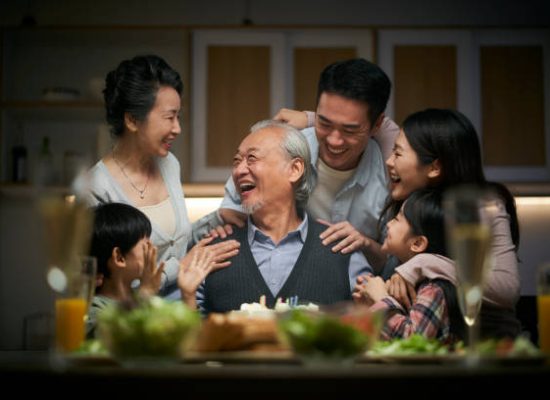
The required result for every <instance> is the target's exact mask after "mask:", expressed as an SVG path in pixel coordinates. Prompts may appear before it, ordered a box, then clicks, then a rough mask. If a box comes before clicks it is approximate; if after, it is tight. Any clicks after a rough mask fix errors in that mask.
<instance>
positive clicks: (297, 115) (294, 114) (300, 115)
mask: <svg viewBox="0 0 550 400" xmlns="http://www.w3.org/2000/svg"><path fill="white" fill-rule="evenodd" d="M273 119H274V120H277V121H282V122H286V123H287V124H289V125H291V126H293V127H294V128H296V129H305V128H307V127H308V125H307V122H308V121H307V114H306V112H305V111H297V110H291V109H289V108H281V109H280V110H279V112H278V113H277V115H275V116H274V117H273Z"/></svg>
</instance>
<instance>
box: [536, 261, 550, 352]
mask: <svg viewBox="0 0 550 400" xmlns="http://www.w3.org/2000/svg"><path fill="white" fill-rule="evenodd" d="M537 285H538V287H537V309H538V328H539V347H540V349H541V350H542V352H543V353H544V354H546V356H548V357H550V263H545V264H541V265H540V266H539V268H538V279H537Z"/></svg>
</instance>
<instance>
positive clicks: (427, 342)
mask: <svg viewBox="0 0 550 400" xmlns="http://www.w3.org/2000/svg"><path fill="white" fill-rule="evenodd" d="M448 353H449V348H448V347H447V345H445V344H443V343H441V342H440V341H439V340H437V339H428V338H425V337H424V336H422V335H420V334H414V335H411V336H409V337H408V338H405V339H393V340H390V341H380V342H377V343H375V344H374V346H373V348H372V349H371V350H370V351H369V354H370V355H414V354H435V355H442V354H448Z"/></svg>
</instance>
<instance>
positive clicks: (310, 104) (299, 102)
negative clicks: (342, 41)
mask: <svg viewBox="0 0 550 400" xmlns="http://www.w3.org/2000/svg"><path fill="white" fill-rule="evenodd" d="M355 57H357V50H356V48H354V47H349V48H346V47H333V48H317V47H316V48H306V47H300V48H298V47H297V48H295V49H294V108H295V109H297V110H315V108H316V96H317V84H318V82H319V76H320V75H321V72H322V71H323V69H325V67H326V66H327V65H329V64H332V63H333V62H336V61H339V60H347V59H350V58H355Z"/></svg>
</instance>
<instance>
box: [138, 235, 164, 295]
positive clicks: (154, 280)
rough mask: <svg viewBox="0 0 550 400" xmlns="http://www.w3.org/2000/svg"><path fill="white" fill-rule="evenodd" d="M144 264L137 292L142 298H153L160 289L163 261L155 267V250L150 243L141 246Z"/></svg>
mask: <svg viewBox="0 0 550 400" xmlns="http://www.w3.org/2000/svg"><path fill="white" fill-rule="evenodd" d="M143 254H144V264H143V272H142V273H141V279H140V285H139V292H140V293H141V294H143V295H144V296H154V295H155V294H157V293H158V291H159V289H160V284H161V282H162V272H163V271H164V261H162V262H161V263H159V265H158V267H157V248H156V247H155V246H154V245H153V244H152V243H151V242H147V244H144V245H143Z"/></svg>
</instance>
